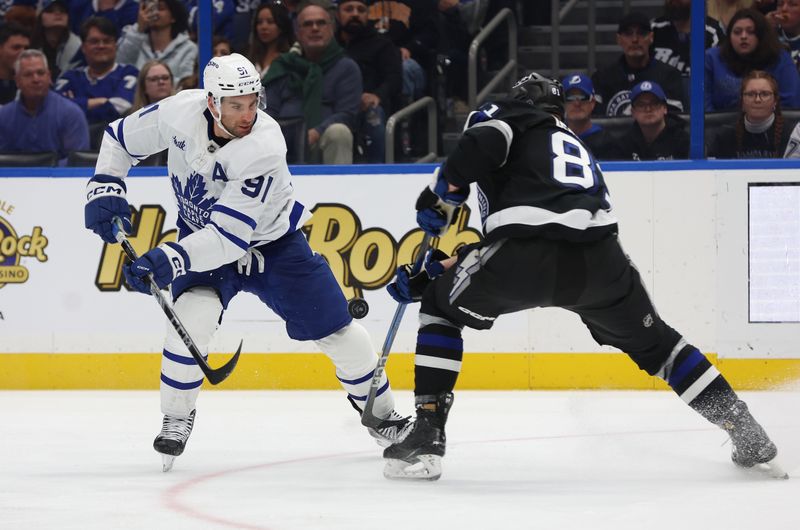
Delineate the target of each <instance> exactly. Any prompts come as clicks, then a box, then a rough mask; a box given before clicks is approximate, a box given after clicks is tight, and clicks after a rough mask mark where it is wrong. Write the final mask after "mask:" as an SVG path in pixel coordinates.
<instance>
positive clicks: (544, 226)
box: [384, 73, 785, 480]
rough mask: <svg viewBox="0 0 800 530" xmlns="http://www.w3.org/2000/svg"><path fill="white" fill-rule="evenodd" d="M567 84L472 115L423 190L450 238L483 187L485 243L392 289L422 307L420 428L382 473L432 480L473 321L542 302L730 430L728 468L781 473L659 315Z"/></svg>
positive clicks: (485, 324)
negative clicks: (567, 99) (624, 243)
mask: <svg viewBox="0 0 800 530" xmlns="http://www.w3.org/2000/svg"><path fill="white" fill-rule="evenodd" d="M563 112H564V96H563V88H562V86H561V84H560V83H559V82H558V81H555V80H551V79H547V78H545V77H542V76H541V75H539V74H536V73H533V74H530V75H528V76H526V77H524V78H522V79H521V80H520V81H519V82H517V84H516V85H515V86H514V89H513V91H512V98H510V99H506V100H501V101H496V102H492V103H487V104H484V105H483V106H481V107H480V109H479V110H477V111H475V112H473V113H471V114H470V115H469V117H468V122H467V127H466V128H465V131H464V134H463V136H462V138H461V139H460V140H459V144H458V146H457V148H456V149H455V151H454V152H453V153H452V154H451V155H450V156H449V157H448V159H447V161H446V162H445V163H444V165H443V166H442V169H441V171H440V172H437V174H436V177H435V179H434V182H433V183H432V184H431V186H429V187H427V188H425V190H423V192H422V194H421V195H420V197H419V199H418V201H417V205H416V209H417V211H418V214H417V222H418V224H419V225H420V226H421V227H422V228H423V230H425V232H427V233H428V234H431V235H440V234H441V233H443V232H444V231H446V229H447V227H448V225H449V223H450V221H451V219H452V216H453V213H454V211H455V209H456V208H457V207H458V206H459V205H461V204H463V203H464V201H465V200H466V199H467V197H468V194H469V191H470V184H472V183H473V182H474V183H476V184H477V186H476V192H477V193H478V203H479V205H480V210H481V219H482V223H483V232H484V235H485V238H484V240H483V241H482V242H480V243H478V244H475V245H472V246H469V247H466V248H463V249H461V250H460V251H459V252H458V255H457V256H452V257H447V256H445V255H444V254H443V253H441V252H439V251H431V252H428V253H427V255H426V256H425V258H424V260H423V266H422V268H421V271H420V272H419V273H416V274H415V273H414V272H413V271H412V270H411V268H410V267H401V268H399V269H398V272H397V278H396V281H395V282H394V283H392V284H391V285H390V286H389V292H390V294H392V296H393V297H394V298H395V299H396V300H398V301H400V302H405V303H409V302H412V301H414V302H415V301H421V302H422V304H421V307H420V312H419V313H420V314H419V319H420V327H419V333H418V336H417V345H416V354H415V389H414V394H415V401H416V415H417V418H416V422H415V424H414V428H413V430H412V431H411V433H410V434H409V435H408V436H407V437H406V438H405V439H404V440H403V441H402V442H400V443H398V444H396V445H392V446H390V447H388V448H387V449H386V450H385V451H384V458H385V459H386V466H385V469H384V475H385V476H386V477H387V478H398V479H425V480H435V479H438V478H439V476H440V475H441V472H442V470H441V458H442V457H443V456H444V454H445V423H446V421H447V415H448V413H449V411H450V407H451V405H452V403H453V388H454V386H455V383H456V379H457V377H458V374H459V371H460V367H461V360H462V356H463V343H462V339H461V330H462V329H463V328H464V326H468V327H471V328H474V329H479V330H486V329H489V328H491V327H492V325H493V323H494V321H495V319H497V318H498V317H499V316H500V315H503V314H506V313H513V312H516V311H521V310H524V309H529V308H534V307H562V308H564V309H567V310H568V311H572V312H574V313H576V314H578V315H579V316H580V317H581V319H582V320H583V322H584V324H585V325H586V326H587V327H588V328H589V330H590V331H591V333H592V336H593V337H594V339H595V340H596V341H597V342H598V343H599V344H608V345H612V346H614V347H616V348H619V349H620V350H622V351H624V352H626V353H627V354H628V355H629V356H630V357H631V359H633V361H634V362H635V363H636V364H637V365H638V366H639V368H641V369H642V370H644V371H645V372H647V373H648V374H650V375H657V376H659V377H661V378H663V379H664V380H665V381H666V382H667V383H668V384H669V385H670V387H672V389H673V390H674V391H675V392H676V393H677V394H678V395H679V396H680V397H681V399H683V400H684V401H685V402H686V403H687V404H688V405H689V406H690V407H691V408H693V409H694V410H695V411H697V412H699V413H700V414H701V415H702V416H703V417H704V418H706V419H707V420H708V421H710V422H711V423H714V424H715V425H718V426H720V427H721V428H723V429H724V430H725V431H727V432H728V433H729V435H730V437H731V440H732V442H733V453H732V459H733V462H734V463H735V464H737V465H739V466H743V467H753V466H756V465H759V466H762V465H763V466H762V467H765V468H767V469H768V470H771V471H772V472H773V473H774V475H775V476H780V477H783V476H785V474H784V473H783V472H782V471H781V470H780V469H779V468H778V466H777V464H775V462H774V459H775V457H776V455H777V449H776V447H775V445H774V444H773V443H772V441H770V439H769V437H768V436H767V434H766V433H765V432H764V429H763V428H762V427H761V426H760V425H759V424H758V423H757V422H756V420H755V419H753V417H752V415H751V414H750V412H749V411H748V410H747V406H746V405H745V403H744V402H743V401H741V400H740V399H739V398H738V397H737V395H736V393H735V392H734V391H733V389H732V388H731V386H730V385H729V384H728V382H727V381H726V380H725V378H724V377H723V376H722V375H721V374H720V373H719V371H717V369H716V368H715V367H714V366H713V365H712V364H711V363H710V362H709V361H708V359H707V358H706V356H705V355H703V354H702V353H700V351H699V350H698V349H697V348H695V347H694V346H692V345H691V344H689V343H687V342H686V340H684V338H683V337H682V336H681V335H680V334H679V333H678V332H677V331H675V330H674V329H672V328H671V327H670V326H669V325H667V323H666V322H664V321H663V320H661V317H660V316H659V314H658V313H657V312H656V309H655V307H653V304H652V303H651V301H650V298H649V296H648V294H647V292H646V291H645V288H644V286H643V285H642V281H641V279H640V277H639V273H638V272H637V270H636V268H635V267H634V266H633V265H632V263H631V262H630V260H629V259H628V257H627V256H626V255H625V253H624V252H623V250H622V248H621V247H620V243H619V241H618V239H617V221H616V219H615V217H614V215H613V213H612V209H611V203H610V199H609V195H608V190H607V188H606V184H605V182H604V180H603V173H602V171H601V170H600V167H599V166H598V165H597V163H596V161H595V159H594V157H593V156H592V154H591V153H590V152H589V151H588V150H587V149H586V147H585V146H584V145H583V143H581V141H580V140H579V139H578V138H577V137H576V136H575V135H574V134H573V133H572V132H571V131H570V130H569V129H568V128H567V126H566V125H565V124H564V123H562V121H561V119H562V116H563Z"/></svg>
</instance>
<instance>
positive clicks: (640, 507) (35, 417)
mask: <svg viewBox="0 0 800 530" xmlns="http://www.w3.org/2000/svg"><path fill="white" fill-rule="evenodd" d="M742 395H743V396H744V398H745V399H746V400H747V401H748V403H749V405H750V408H751V410H752V411H753V412H754V414H755V415H756V417H757V418H758V419H759V420H760V421H761V422H762V424H764V426H765V427H766V428H767V431H768V432H769V433H770V435H771V436H772V438H773V439H774V440H775V442H776V443H777V444H778V448H779V451H780V454H781V457H782V459H783V463H784V465H785V467H786V468H787V470H788V471H789V472H790V474H792V472H794V474H795V475H797V476H796V477H794V478H793V479H791V480H788V481H778V480H774V479H768V478H764V477H762V476H761V475H753V474H748V473H745V472H743V471H741V470H739V469H737V468H736V467H735V466H734V465H733V464H731V462H730V444H729V443H726V440H727V437H726V435H725V434H724V433H723V432H722V431H720V430H719V429H717V428H716V427H713V426H711V425H709V424H707V423H705V421H704V420H702V419H701V418H700V417H698V416H697V415H696V414H695V413H694V412H693V411H691V410H690V409H688V408H687V407H686V406H685V405H684V404H683V403H682V402H681V401H680V400H679V399H678V398H677V397H675V396H674V395H673V394H672V393H671V392H599V391H587V392H457V393H456V399H455V403H454V405H453V409H452V412H451V416H450V422H449V423H448V432H447V435H448V448H447V450H448V454H447V456H446V457H445V459H444V461H443V464H444V474H443V476H442V479H441V480H439V481H438V482H432V483H427V482H420V483H417V482H414V483H407V482H397V481H388V480H386V479H384V478H383V476H382V469H383V462H382V459H381V453H380V448H379V447H378V446H377V445H375V443H374V441H373V440H372V438H370V437H369V435H368V434H367V433H366V431H365V430H364V429H363V427H361V425H360V423H359V421H358V418H357V416H356V414H355V413H354V412H353V411H352V409H351V408H350V405H349V404H348V403H347V401H345V399H344V396H343V394H342V393H341V392H323V391H313V392H306V391H292V392H286V391H284V392H280V391H276V392H241V391H239V392H230V391H229V392H226V391H213V392H208V391H206V392H203V393H202V394H201V396H200V399H199V402H198V411H197V421H196V423H195V430H194V433H193V434H192V437H191V439H190V440H189V444H188V446H187V449H186V452H185V453H184V455H183V456H181V457H179V458H178V459H177V461H176V463H175V467H174V469H173V470H172V471H171V472H169V473H162V472H161V459H160V457H159V455H157V454H156V453H155V452H154V451H153V449H152V446H151V443H152V439H153V437H154V436H155V434H156V433H157V432H158V430H159V428H160V426H161V415H160V412H159V411H158V407H159V399H158V394H157V393H156V392H121V391H120V392H0V528H2V529H4V530H6V529H13V530H17V529H19V530H34V529H48V530H50V529H59V530H62V529H81V530H91V529H103V530H109V529H137V530H142V529H159V530H160V529H164V530H168V529H169V530H178V529H179V530H183V529H187V530H194V529H216V528H220V529H223V528H240V529H272V530H294V529H324V530H329V529H330V530H338V529H342V530H344V529H348V530H357V529H376V530H378V529H380V530H395V529H396V530H416V529H432V530H449V529H458V530H470V529H491V530H505V529H529V528H530V529H534V528H535V529H562V528H563V529H581V530H605V529H608V530H625V529H637V530H645V529H646V530H652V529H665V530H666V529H669V530H674V529H676V528H677V529H680V530H690V529H699V528H703V529H710V530H714V529H725V530H737V529H762V528H763V529H770V530H771V529H795V528H799V527H800V526H798V525H800V505H798V504H795V503H797V502H798V499H800V415H798V410H800V406H799V405H800V393H798V392H793V391H783V392H758V393H743V394H742ZM397 401H398V408H399V409H400V410H401V411H402V412H410V410H411V403H412V397H411V394H410V393H409V392H398V393H397Z"/></svg>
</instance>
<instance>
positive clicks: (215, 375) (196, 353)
mask: <svg viewBox="0 0 800 530" xmlns="http://www.w3.org/2000/svg"><path fill="white" fill-rule="evenodd" d="M113 226H114V228H113V230H114V237H116V238H117V241H118V242H119V244H120V245H122V250H124V251H125V255H126V256H128V259H129V260H131V261H136V260H137V259H138V258H139V256H137V255H136V251H135V250H133V246H132V245H131V243H130V241H128V238H127V237H125V232H124V231H123V229H122V221H120V220H119V218H117V219H115V220H114V224H113ZM145 278H146V282H147V284H148V285H149V286H150V292H151V293H152V294H153V296H154V297H155V299H156V300H157V301H158V305H160V306H161V309H163V310H164V314H165V315H167V320H169V322H170V324H172V327H173V328H175V331H177V332H178V335H179V336H180V338H181V340H182V341H183V343H184V344H185V345H186V347H187V348H189V353H191V354H192V357H193V358H194V360H195V361H197V364H198V366H200V369H201V370H202V371H203V374H204V375H205V376H206V379H208V382H209V383H211V384H212V385H218V384H219V383H221V382H223V381H224V380H225V379H227V377H228V376H229V375H231V372H233V369H234V368H236V363H237V362H239V354H240V353H242V343H243V342H244V341H243V340H242V341H239V348H237V349H236V353H234V354H233V357H231V360H229V361H228V362H227V363H225V364H224V365H223V366H221V367H219V368H216V369H214V368H211V367H210V366H209V365H208V362H207V361H206V360H205V359H204V358H203V354H202V353H200V350H199V349H198V348H197V346H196V345H195V343H194V341H193V340H192V337H191V335H189V332H188V331H186V328H185V327H184V325H183V324H182V323H181V321H180V319H179V318H178V315H177V314H176V313H175V310H174V309H173V308H172V306H171V305H170V303H169V301H167V298H166V297H165V296H164V294H163V293H162V292H161V289H159V288H158V286H157V285H156V282H155V281H154V280H153V275H152V274H148V275H147V276H145Z"/></svg>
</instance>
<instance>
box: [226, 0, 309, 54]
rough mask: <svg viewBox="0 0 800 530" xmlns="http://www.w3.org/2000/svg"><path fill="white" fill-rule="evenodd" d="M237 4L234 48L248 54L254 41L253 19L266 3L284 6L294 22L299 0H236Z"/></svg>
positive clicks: (234, 20)
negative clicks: (251, 35)
mask: <svg viewBox="0 0 800 530" xmlns="http://www.w3.org/2000/svg"><path fill="white" fill-rule="evenodd" d="M234 3H235V5H236V7H235V13H234V15H233V41H232V44H233V49H234V51H236V52H237V53H242V54H247V53H249V51H250V45H251V43H252V40H251V37H250V34H251V32H252V31H253V23H254V22H253V19H254V18H255V17H256V16H257V15H256V11H259V10H260V8H261V6H262V5H264V4H274V5H279V6H282V7H283V8H284V9H286V11H287V12H288V14H289V19H290V20H291V21H292V23H294V20H295V18H296V17H295V12H296V11H297V0H234Z"/></svg>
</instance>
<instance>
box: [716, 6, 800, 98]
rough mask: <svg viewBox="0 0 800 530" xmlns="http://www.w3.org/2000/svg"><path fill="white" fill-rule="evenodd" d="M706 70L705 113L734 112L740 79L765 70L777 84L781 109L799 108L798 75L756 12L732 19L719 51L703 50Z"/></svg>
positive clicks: (760, 15) (768, 27) (799, 86)
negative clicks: (754, 71) (732, 110)
mask: <svg viewBox="0 0 800 530" xmlns="http://www.w3.org/2000/svg"><path fill="white" fill-rule="evenodd" d="M705 68H706V86H705V109H706V111H720V110H731V109H735V108H737V107H738V106H739V93H740V91H741V86H742V78H743V77H744V76H745V75H747V74H748V73H749V72H751V71H752V70H765V71H767V72H769V73H770V74H771V75H772V77H774V78H775V79H776V80H777V81H778V86H779V87H780V100H781V106H783V107H784V108H796V107H800V74H798V72H797V68H795V66H794V63H793V62H792V58H791V57H790V56H789V52H787V51H786V50H784V49H783V48H782V47H781V44H780V43H779V42H778V38H777V37H776V36H775V31H774V30H773V28H772V26H771V25H770V24H769V22H767V19H766V18H765V17H764V15H762V14H761V13H759V12H758V11H756V10H755V9H742V10H741V11H738V12H737V13H736V14H735V15H734V16H733V18H731V21H730V23H729V24H728V32H727V35H726V38H725V39H723V40H722V44H721V45H720V47H719V48H711V49H708V50H706V66H705Z"/></svg>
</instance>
